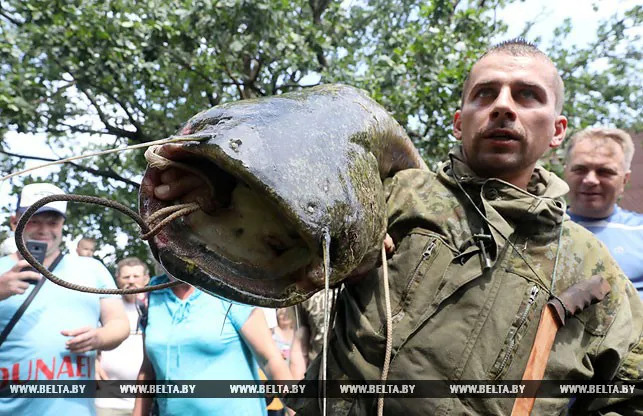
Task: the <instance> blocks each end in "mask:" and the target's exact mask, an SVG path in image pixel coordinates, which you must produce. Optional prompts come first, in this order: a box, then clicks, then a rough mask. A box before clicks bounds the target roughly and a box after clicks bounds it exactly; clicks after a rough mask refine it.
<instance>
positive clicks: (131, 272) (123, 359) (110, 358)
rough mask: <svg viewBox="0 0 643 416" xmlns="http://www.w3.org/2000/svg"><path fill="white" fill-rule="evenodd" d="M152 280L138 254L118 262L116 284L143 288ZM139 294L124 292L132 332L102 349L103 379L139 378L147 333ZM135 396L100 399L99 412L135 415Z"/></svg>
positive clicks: (112, 415) (99, 375) (99, 414)
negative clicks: (109, 348)
mask: <svg viewBox="0 0 643 416" xmlns="http://www.w3.org/2000/svg"><path fill="white" fill-rule="evenodd" d="M149 281H150V276H149V272H148V268H147V265H146V264H145V263H143V262H142V261H141V260H140V259H138V258H137V257H127V258H125V259H123V260H121V261H120V262H118V264H117V265H116V285H117V286H118V287H119V288H120V289H132V288H139V287H143V286H145V285H147V283H148V282H149ZM137 296H139V295H123V303H124V304H125V311H126V312H127V317H128V318H129V323H130V335H129V337H128V338H127V339H126V340H125V341H123V343H122V344H121V345H120V346H119V347H118V348H115V349H114V350H112V351H102V352H101V354H100V358H99V362H98V363H97V364H99V365H97V369H98V368H100V370H98V371H97V372H96V374H97V378H98V379H100V380H136V377H137V375H138V371H139V369H140V368H141V363H142V362H143V333H142V331H141V328H140V325H139V313H138V308H137V302H139V303H140V302H141V300H140V299H139V298H137ZM134 400H135V399H134V398H122V397H109V398H107V397H106V398H100V397H99V398H97V399H96V414H97V416H107V415H110V416H120V415H131V414H132V410H133V409H134Z"/></svg>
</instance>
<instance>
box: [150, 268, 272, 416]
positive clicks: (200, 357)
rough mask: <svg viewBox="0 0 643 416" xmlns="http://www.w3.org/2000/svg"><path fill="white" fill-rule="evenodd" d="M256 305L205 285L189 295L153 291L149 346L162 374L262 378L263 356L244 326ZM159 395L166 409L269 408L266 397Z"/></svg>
mask: <svg viewBox="0 0 643 416" xmlns="http://www.w3.org/2000/svg"><path fill="white" fill-rule="evenodd" d="M167 281H168V279H167V277H166V276H159V277H155V278H153V279H152V281H151V282H150V285H155V284H160V283H164V282H167ZM230 305H232V306H230ZM228 307H230V311H229V312H228V315H227V317H226V312H227V311H228ZM253 309H254V307H252V306H248V305H241V304H237V303H232V304H231V303H230V302H228V301H225V300H222V299H219V298H217V297H214V296H210V295H208V294H206V293H203V292H202V291H200V290H199V289H195V290H194V292H193V293H192V294H191V295H190V296H189V297H188V298H187V299H185V300H181V299H179V298H178V297H177V296H176V295H175V294H174V292H173V291H172V289H163V290H159V291H155V292H151V293H150V295H149V306H148V321H147V326H146V328H145V351H146V354H147V357H148V359H149V360H150V362H151V363H152V366H153V367H154V372H155V373H156V379H157V380H259V376H258V373H257V370H258V366H257V362H256V361H255V360H254V358H253V356H252V353H251V351H250V349H249V348H248V346H247V345H246V344H245V342H244V341H243V339H242V338H241V335H240V332H239V331H240V330H241V327H243V325H244V324H245V322H246V321H247V320H248V317H249V316H250V313H251V312H252V310H253ZM224 318H225V319H224ZM156 400H157V402H158V405H159V410H160V413H161V414H162V415H235V416H238V415H239V416H245V415H248V416H256V415H266V414H267V411H266V402H265V400H264V399H263V398H185V399H183V398H162V397H159V398H157V399H156Z"/></svg>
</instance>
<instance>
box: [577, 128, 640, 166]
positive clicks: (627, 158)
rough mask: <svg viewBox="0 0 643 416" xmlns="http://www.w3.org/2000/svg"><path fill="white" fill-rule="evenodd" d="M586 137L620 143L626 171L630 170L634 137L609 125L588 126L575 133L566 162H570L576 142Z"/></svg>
mask: <svg viewBox="0 0 643 416" xmlns="http://www.w3.org/2000/svg"><path fill="white" fill-rule="evenodd" d="M586 139H592V140H597V139H598V140H612V141H614V142H616V143H618V145H619V146H621V149H623V168H625V171H626V172H627V171H629V170H630V167H631V166H632V159H633V158H634V142H633V141H632V137H631V136H630V135H629V134H628V133H627V132H626V131H623V130H621V129H615V128H608V127H588V128H586V129H583V130H581V131H579V132H577V133H575V134H574V135H573V136H572V137H571V138H570V139H569V146H567V152H566V153H565V163H568V162H569V158H570V157H571V154H572V149H573V148H574V146H575V145H576V143H578V142H580V141H582V140H586Z"/></svg>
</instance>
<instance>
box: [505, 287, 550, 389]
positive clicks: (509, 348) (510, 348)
mask: <svg viewBox="0 0 643 416" xmlns="http://www.w3.org/2000/svg"><path fill="white" fill-rule="evenodd" d="M539 291H540V289H539V288H538V286H536V285H534V286H533V287H532V288H531V292H530V293H529V299H528V300H527V306H525V310H524V311H523V312H522V314H521V315H520V321H519V322H518V326H517V327H516V330H515V331H514V333H513V336H512V337H511V339H510V340H509V345H508V346H507V351H506V352H505V356H504V357H503V358H502V363H501V364H500V368H499V369H498V373H497V376H496V378H498V377H500V375H501V374H502V372H503V371H504V369H505V366H506V365H507V362H508V361H509V357H510V356H511V355H512V351H513V349H514V345H515V344H516V335H517V334H518V331H520V328H522V326H523V325H524V324H525V321H526V320H527V315H529V311H530V310H531V307H532V306H533V305H534V303H535V302H536V295H538V292H539Z"/></svg>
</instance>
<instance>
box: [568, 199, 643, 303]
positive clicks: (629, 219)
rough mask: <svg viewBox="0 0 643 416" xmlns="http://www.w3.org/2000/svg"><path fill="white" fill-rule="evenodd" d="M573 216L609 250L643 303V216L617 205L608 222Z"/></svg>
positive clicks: (575, 220) (603, 219)
mask: <svg viewBox="0 0 643 416" xmlns="http://www.w3.org/2000/svg"><path fill="white" fill-rule="evenodd" d="M569 216H570V218H571V219H572V221H574V222H576V223H578V224H580V225H582V226H583V227H585V228H587V229H588V230H589V231H591V232H592V233H593V234H594V235H595V236H596V238H598V239H599V240H601V241H602V242H603V244H605V245H606V246H607V248H608V249H609V251H610V253H611V254H612V257H614V259H615V260H616V262H617V263H618V265H619V266H621V269H623V272H625V275H626V276H627V277H629V278H630V280H631V281H632V283H634V287H636V290H638V292H639V296H640V297H641V299H643V214H639V213H637V212H632V211H627V210H625V209H623V208H621V207H619V206H618V205H616V206H615V207H614V212H613V213H612V215H610V216H609V217H607V218H602V219H595V218H586V217H581V216H580V215H574V214H572V213H569Z"/></svg>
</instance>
